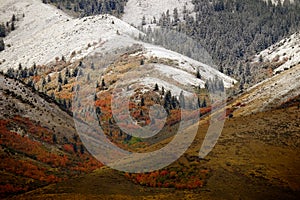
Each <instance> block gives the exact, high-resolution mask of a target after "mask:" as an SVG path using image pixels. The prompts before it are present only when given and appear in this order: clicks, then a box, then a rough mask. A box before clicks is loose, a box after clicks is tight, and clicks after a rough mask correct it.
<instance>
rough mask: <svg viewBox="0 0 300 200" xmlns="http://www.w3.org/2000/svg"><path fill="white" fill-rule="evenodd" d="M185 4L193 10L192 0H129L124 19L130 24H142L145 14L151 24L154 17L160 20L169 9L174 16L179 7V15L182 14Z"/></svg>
mask: <svg viewBox="0 0 300 200" xmlns="http://www.w3.org/2000/svg"><path fill="white" fill-rule="evenodd" d="M184 6H186V8H187V10H188V11H193V8H194V6H193V4H192V1H191V0H129V1H128V2H127V4H126V7H125V10H124V15H123V17H122V19H123V20H124V21H125V22H127V23H129V24H133V25H135V26H140V25H141V23H142V18H143V16H145V18H146V23H147V24H150V22H151V21H152V20H153V17H155V18H156V20H159V18H160V17H161V14H162V13H163V12H166V11H167V10H169V12H170V15H171V16H173V10H174V9H175V8H177V9H178V14H179V16H182V11H183V8H184Z"/></svg>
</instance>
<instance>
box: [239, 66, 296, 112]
mask: <svg viewBox="0 0 300 200" xmlns="http://www.w3.org/2000/svg"><path fill="white" fill-rule="evenodd" d="M299 94H300V65H297V66H295V67H293V68H291V69H289V70H286V71H284V72H282V73H281V74H278V75H275V76H273V77H272V78H269V79H267V80H265V81H263V82H261V83H259V84H257V85H255V86H253V87H252V88H250V89H249V90H248V91H247V92H246V93H245V94H244V95H243V96H242V97H241V98H239V101H240V103H242V104H245V107H241V108H240V109H239V110H238V112H239V113H240V114H242V115H247V114H250V113H252V112H257V111H264V110H266V109H268V108H272V107H277V106H280V105H281V104H282V103H284V102H286V101H287V100H288V99H290V98H293V97H296V96H297V95H299Z"/></svg>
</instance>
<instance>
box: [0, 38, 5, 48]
mask: <svg viewBox="0 0 300 200" xmlns="http://www.w3.org/2000/svg"><path fill="white" fill-rule="evenodd" d="M4 49H5V44H4V41H3V39H2V38H0V51H3V50H4Z"/></svg>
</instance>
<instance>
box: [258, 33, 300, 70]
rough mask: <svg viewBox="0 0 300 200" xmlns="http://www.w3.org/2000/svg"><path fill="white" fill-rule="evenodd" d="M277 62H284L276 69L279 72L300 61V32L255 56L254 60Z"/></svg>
mask: <svg viewBox="0 0 300 200" xmlns="http://www.w3.org/2000/svg"><path fill="white" fill-rule="evenodd" d="M260 61H263V62H275V63H276V62H277V63H280V62H282V64H281V65H280V66H279V67H278V68H277V69H275V70H274V73H279V72H281V71H283V70H285V69H289V68H290V67H291V66H294V65H297V64H299V63H300V32H296V33H294V34H293V35H291V36H290V37H287V38H284V39H282V40H281V41H279V42H277V43H276V44H274V45H272V46H270V47H269V48H267V49H265V50H263V51H262V52H260V53H259V54H258V55H256V56H255V58H254V62H260Z"/></svg>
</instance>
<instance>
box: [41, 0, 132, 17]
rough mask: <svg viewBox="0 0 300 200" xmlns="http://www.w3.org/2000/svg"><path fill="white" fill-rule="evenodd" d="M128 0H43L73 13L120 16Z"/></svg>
mask: <svg viewBox="0 0 300 200" xmlns="http://www.w3.org/2000/svg"><path fill="white" fill-rule="evenodd" d="M127 1H128V0H43V3H51V4H54V5H56V6H57V7H58V8H60V9H64V10H66V11H70V12H72V13H74V14H75V15H79V16H81V17H83V16H90V15H97V14H112V15H115V16H120V15H121V14H122V13H123V12H124V6H125V4H126V2H127Z"/></svg>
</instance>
